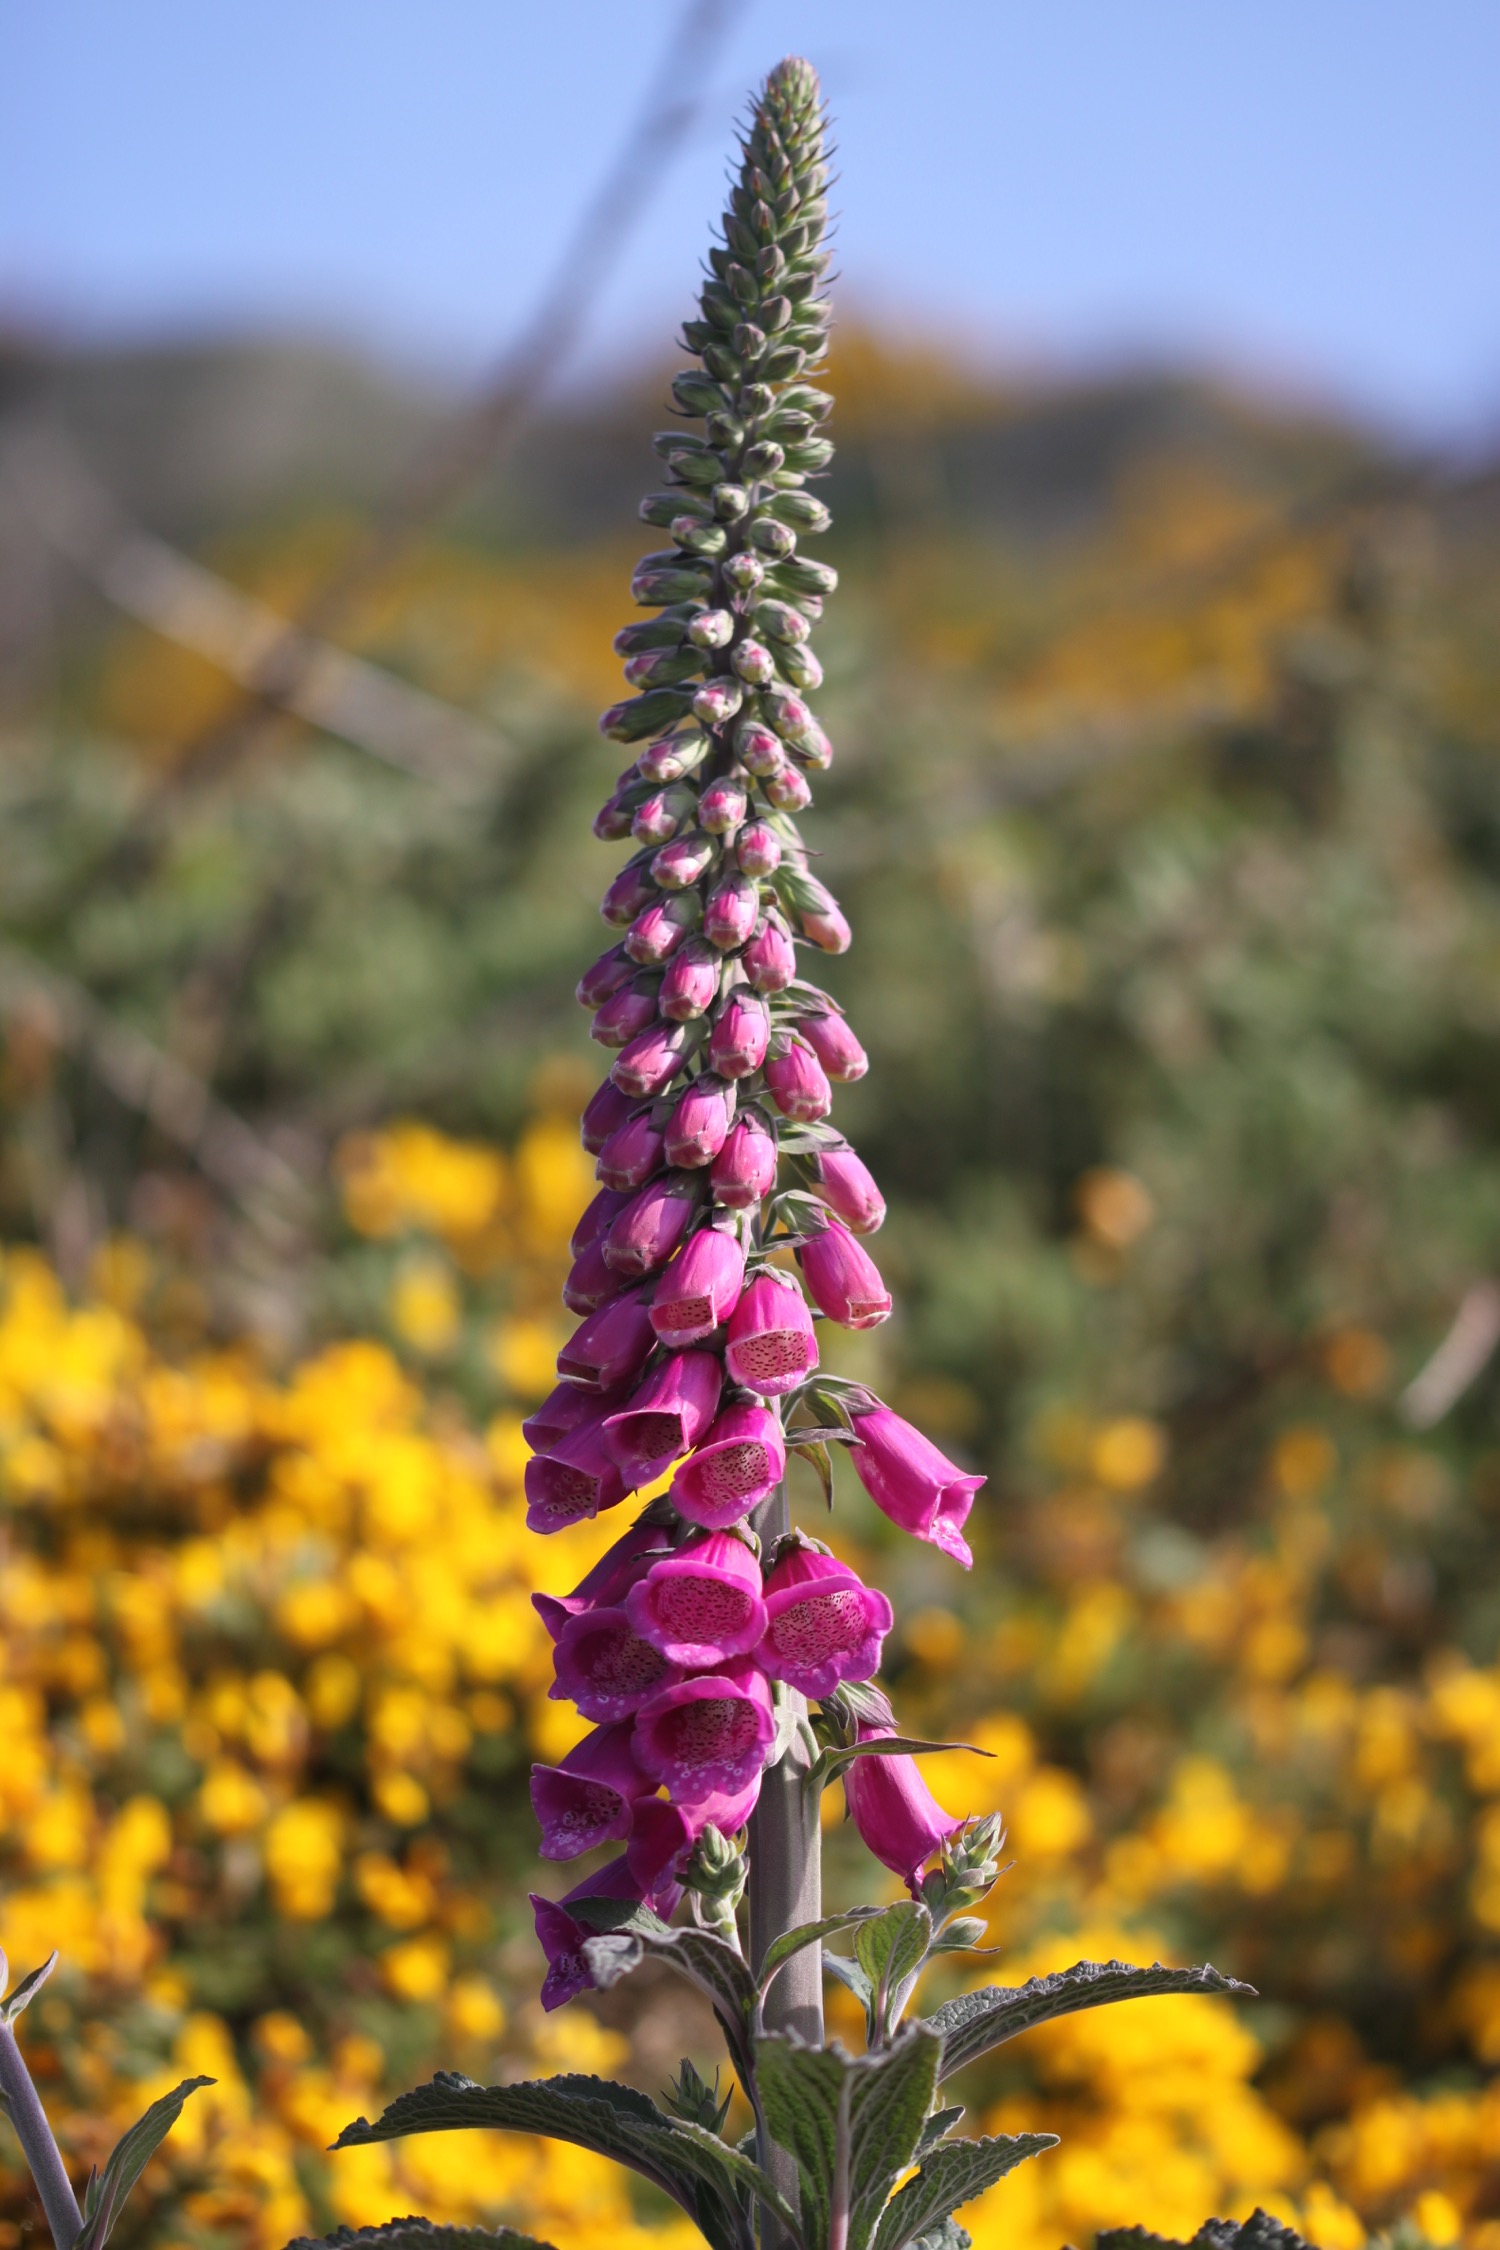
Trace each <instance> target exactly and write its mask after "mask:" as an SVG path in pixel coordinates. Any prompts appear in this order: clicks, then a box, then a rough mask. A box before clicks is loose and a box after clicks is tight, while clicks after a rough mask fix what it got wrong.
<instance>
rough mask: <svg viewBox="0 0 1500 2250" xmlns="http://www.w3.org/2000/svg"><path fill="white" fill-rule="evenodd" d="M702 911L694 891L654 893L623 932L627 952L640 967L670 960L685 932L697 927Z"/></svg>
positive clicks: (648, 966) (649, 966)
mask: <svg viewBox="0 0 1500 2250" xmlns="http://www.w3.org/2000/svg"><path fill="white" fill-rule="evenodd" d="M701 912H702V908H701V906H700V905H699V901H698V894H697V892H696V891H668V892H666V893H665V894H663V893H662V892H661V891H655V892H653V893H652V896H651V902H650V904H649V905H648V906H646V907H644V908H643V909H642V911H641V912H640V913H639V914H638V915H637V916H636V918H635V920H634V921H633V922H632V923H631V925H630V927H629V929H628V930H627V931H626V932H625V950H626V952H627V953H628V954H629V955H630V958H631V960H632V961H639V962H640V964H641V966H642V967H643V968H651V967H653V966H655V965H656V964H657V963H659V962H662V961H666V960H669V959H670V958H671V956H672V955H673V954H674V953H675V952H676V951H677V948H678V947H679V945H681V943H682V941H683V939H684V938H685V937H686V936H687V934H688V932H689V931H690V930H694V929H696V928H697V926H698V918H699V915H700V914H701Z"/></svg>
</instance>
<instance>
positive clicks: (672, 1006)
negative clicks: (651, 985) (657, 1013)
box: [656, 937, 721, 1023]
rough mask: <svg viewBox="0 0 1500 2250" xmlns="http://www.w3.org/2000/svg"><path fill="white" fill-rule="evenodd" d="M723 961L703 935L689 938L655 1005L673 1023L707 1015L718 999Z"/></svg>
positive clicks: (676, 955) (671, 966)
mask: <svg viewBox="0 0 1500 2250" xmlns="http://www.w3.org/2000/svg"><path fill="white" fill-rule="evenodd" d="M720 968H721V960H720V956H719V953H718V951H717V950H716V948H715V947H713V946H711V945H710V944H709V943H708V942H707V940H706V939H704V938H696V937H695V938H689V939H688V941H687V943H686V945H684V946H681V947H680V948H679V949H678V951H677V952H676V953H674V954H673V956H672V959H671V961H670V963H669V964H668V967H667V973H666V975H665V976H664V977H663V978H662V983H661V991H660V992H659V993H658V994H657V1001H656V1004H657V1006H658V1008H660V1010H661V1012H662V1014H663V1015H664V1016H666V1017H667V1018H668V1019H669V1021H671V1022H672V1023H691V1022H692V1021H693V1020H694V1019H695V1018H696V1017H698V1016H702V1015H706V1014H707V1013H708V1010H709V1009H710V1008H711V1007H712V1006H713V1003H714V1001H715V1000H716V999H717V998H718V993H719V972H720Z"/></svg>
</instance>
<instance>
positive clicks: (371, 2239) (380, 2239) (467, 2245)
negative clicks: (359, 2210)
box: [286, 2219, 552, 2250]
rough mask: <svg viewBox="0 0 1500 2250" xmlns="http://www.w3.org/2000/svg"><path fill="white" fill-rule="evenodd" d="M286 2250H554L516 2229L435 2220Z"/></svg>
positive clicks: (337, 2235)
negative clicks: (452, 2224) (437, 2223)
mask: <svg viewBox="0 0 1500 2250" xmlns="http://www.w3.org/2000/svg"><path fill="white" fill-rule="evenodd" d="M286 2250H552V2244H551V2243H550V2242H538V2241H537V2239H536V2237H535V2235H531V2234H518V2233H517V2232H516V2230H515V2228H514V2227H497V2228H495V2229H493V2230H492V2229H491V2228H489V2227H440V2226H434V2224H433V2222H432V2220H431V2219H387V2220H385V2221H384V2222H383V2224H382V2225H380V2226H378V2227H335V2228H334V2229H333V2230H332V2232H331V2233H329V2234H321V2235H308V2234H299V2235H298V2237H297V2239H296V2241H295V2242H289V2243H288V2244H287V2246H286Z"/></svg>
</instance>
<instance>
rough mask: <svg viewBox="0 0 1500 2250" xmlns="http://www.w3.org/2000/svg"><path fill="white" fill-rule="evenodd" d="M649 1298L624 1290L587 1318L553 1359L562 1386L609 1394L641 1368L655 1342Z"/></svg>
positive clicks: (646, 1294) (632, 1290)
mask: <svg viewBox="0 0 1500 2250" xmlns="http://www.w3.org/2000/svg"><path fill="white" fill-rule="evenodd" d="M650 1294H651V1292H650V1290H649V1289H646V1290H644V1291H643V1290H640V1289H628V1290H626V1291H625V1292H624V1293H623V1294H622V1295H621V1296H618V1297H615V1298H613V1299H612V1300H611V1302H610V1303H609V1304H607V1305H601V1306H600V1307H599V1310H598V1311H597V1312H595V1313H590V1314H589V1316H588V1319H587V1320H586V1321H584V1323H583V1324H582V1326H581V1327H580V1328H578V1329H576V1330H575V1331H574V1333H573V1334H572V1335H571V1336H570V1337H569V1338H568V1341H567V1342H566V1343H565V1344H564V1346H563V1348H562V1350H561V1351H560V1352H559V1353H558V1355H557V1372H558V1374H559V1375H560V1376H561V1377H562V1379H563V1381H564V1382H565V1383H576V1384H577V1385H578V1386H579V1388H580V1389H581V1390H585V1391H595V1392H603V1391H611V1390H613V1389H614V1387H615V1385H616V1384H617V1383H623V1382H625V1381H627V1380H628V1379H629V1378H630V1377H631V1376H632V1375H634V1374H635V1373H636V1372H637V1370H638V1369H639V1368H641V1367H643V1366H644V1365H645V1363H646V1359H647V1357H648V1355H649V1353H650V1351H651V1348H652V1346H653V1344H654V1343H655V1342H656V1336H655V1332H654V1330H653V1329H652V1326H651V1309H650V1307H649V1305H648V1303H647V1299H648V1298H649V1297H650ZM601 1450H602V1448H601ZM611 1466H612V1467H613V1464H612V1463H611ZM616 1474H618V1471H617V1472H616ZM589 1512H590V1513H592V1510H590V1511H589Z"/></svg>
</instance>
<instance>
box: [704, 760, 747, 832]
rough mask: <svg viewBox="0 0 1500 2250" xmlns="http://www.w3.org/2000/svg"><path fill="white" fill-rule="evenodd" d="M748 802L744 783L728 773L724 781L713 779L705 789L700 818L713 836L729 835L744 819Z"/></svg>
mask: <svg viewBox="0 0 1500 2250" xmlns="http://www.w3.org/2000/svg"><path fill="white" fill-rule="evenodd" d="M748 802H749V800H748V798H747V797H746V795H745V785H744V783H743V782H742V781H735V780H734V779H733V778H732V777H730V776H728V775H726V776H725V778H724V779H723V780H722V781H711V782H710V783H709V785H708V787H707V788H706V789H705V790H704V792H703V795H702V798H701V799H700V801H699V805H698V818H699V819H700V820H701V821H702V823H703V825H704V827H705V828H706V829H707V830H708V832H709V834H710V835H711V836H727V835H728V834H729V833H730V831H731V830H732V829H735V828H738V827H739V825H740V822H741V821H742V820H743V819H744V817H745V810H746V806H747V804H748Z"/></svg>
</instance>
